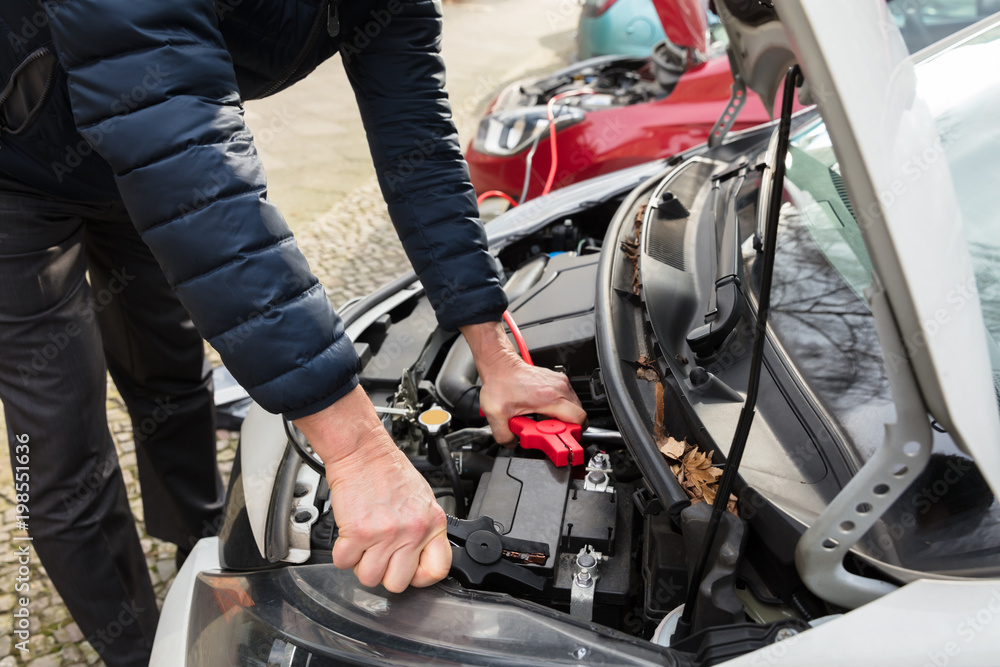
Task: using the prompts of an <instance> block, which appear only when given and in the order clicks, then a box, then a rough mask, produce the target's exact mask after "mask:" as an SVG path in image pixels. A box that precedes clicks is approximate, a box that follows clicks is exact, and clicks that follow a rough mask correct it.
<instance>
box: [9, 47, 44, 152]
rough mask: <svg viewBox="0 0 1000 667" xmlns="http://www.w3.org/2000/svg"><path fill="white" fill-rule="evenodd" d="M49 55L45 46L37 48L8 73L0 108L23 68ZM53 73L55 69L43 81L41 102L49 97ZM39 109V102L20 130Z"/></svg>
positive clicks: (12, 132)
mask: <svg viewBox="0 0 1000 667" xmlns="http://www.w3.org/2000/svg"><path fill="white" fill-rule="evenodd" d="M50 53H51V52H50V51H49V47H47V46H42V47H39V48H37V49H35V50H34V51H32V52H31V53H29V54H28V57H27V58H25V59H24V60H23V61H22V62H21V63H20V64H19V65H18V66H17V67H15V68H14V71H13V72H11V73H10V79H9V80H8V81H7V85H5V86H4V87H3V90H2V91H0V106H3V103H4V102H6V101H7V98H8V97H10V93H11V91H12V90H14V82H15V81H16V80H17V75H18V74H20V73H21V72H22V71H23V70H24V68H25V67H27V66H28V65H29V64H30V63H31V62H33V61H35V60H39V59H41V58H44V57H45V56H47V55H49V54H50ZM55 72H56V70H55V68H52V71H51V72H49V75H48V77H47V78H46V80H45V87H44V88H43V89H42V95H41V100H43V101H44V100H45V98H47V97H48V96H49V91H51V90H52V82H53V81H54V80H55V78H56V77H55ZM41 107H42V103H41V102H40V103H39V105H38V107H37V108H36V109H34V110H33V112H32V114H30V115H29V116H28V118H27V119H26V120H25V122H24V125H22V127H21V129H23V128H24V127H25V126H27V125H29V124H30V123H31V119H32V117H33V116H34V114H35V113H37V112H38V109H41ZM4 130H7V128H6V127H4V126H3V123H0V132H2V131H4ZM7 131H8V132H10V133H11V134H17V132H14V131H11V130H7Z"/></svg>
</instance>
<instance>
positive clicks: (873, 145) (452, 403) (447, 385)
mask: <svg viewBox="0 0 1000 667" xmlns="http://www.w3.org/2000/svg"><path fill="white" fill-rule="evenodd" d="M714 4H715V7H716V9H717V10H718V12H719V14H720V16H721V19H722V21H723V23H724V25H725V26H726V30H727V31H728V33H729V36H730V48H731V54H732V57H733V59H734V71H735V72H737V73H738V74H739V77H738V79H740V80H742V81H744V82H745V83H746V85H747V86H748V87H749V88H751V89H753V90H754V91H755V92H757V93H758V95H760V97H761V99H764V100H775V99H776V98H778V99H777V100H776V103H775V114H776V115H780V116H781V118H780V120H779V121H776V122H774V123H772V124H770V125H767V126H763V127H761V128H758V129H754V130H749V131H745V132H741V133H738V134H733V135H731V136H729V137H728V138H727V139H726V140H725V141H722V142H721V145H719V146H718V147H717V148H714V149H708V148H707V147H700V148H698V149H695V150H692V151H689V152H687V153H685V154H682V155H680V156H676V157H675V158H672V159H671V160H668V161H658V162H654V163H650V164H647V165H642V166H639V167H633V168H630V169H628V170H625V171H621V172H616V173H614V174H610V175H608V176H605V177H601V178H598V179H594V180H592V181H587V182H584V183H580V184H577V185H573V186H570V187H567V188H564V189H561V190H559V191H557V192H555V193H553V194H551V195H549V196H546V197H542V198H539V199H537V200H534V201H531V202H529V203H527V204H525V205H524V206H521V207H519V208H516V209H513V210H512V211H510V212H508V213H506V214H504V215H502V216H500V217H499V218H497V219H496V220H494V221H493V222H491V223H490V225H489V226H488V232H489V236H490V242H491V248H492V250H493V251H494V252H495V254H496V255H497V257H498V260H499V261H500V263H501V264H502V265H503V266H504V269H505V272H506V275H507V276H508V280H507V283H506V287H505V289H506V290H507V291H508V294H509V296H510V300H511V307H510V312H511V314H512V316H513V319H514V320H515V321H517V322H518V323H519V324H520V330H521V333H522V334H523V339H524V341H525V344H526V346H527V347H528V348H529V349H530V351H531V355H532V357H533V358H534V360H535V363H537V364H540V365H546V366H549V367H553V368H559V369H561V370H563V371H564V372H566V373H567V374H568V375H569V376H570V378H571V380H572V382H573V385H574V387H575V388H576V390H577V392H578V394H579V395H580V396H581V399H582V400H583V403H584V405H585V407H586V408H587V410H588V413H589V415H590V428H589V429H587V430H585V431H584V432H583V433H582V435H580V437H579V445H580V446H579V447H576V445H575V444H574V442H573V441H572V440H567V439H561V440H559V442H558V443H557V442H554V441H551V440H545V438H542V439H541V441H540V442H539V441H534V442H531V441H529V439H528V438H527V437H525V439H524V440H523V444H524V445H532V446H534V447H535V448H533V449H529V448H526V447H521V448H519V449H517V450H516V451H513V452H509V451H506V450H499V448H498V447H497V446H496V443H495V442H493V440H492V438H491V437H490V433H489V431H488V429H486V428H485V427H484V426H483V424H482V422H481V421H480V420H479V417H478V409H477V401H476V395H477V377H476V374H475V366H474V365H473V364H472V361H471V356H470V354H469V351H468V348H467V347H466V346H465V345H464V344H463V343H462V342H461V339H458V338H456V336H455V335H454V334H449V333H448V332H444V331H441V330H439V329H438V328H437V325H436V322H435V321H434V318H433V315H432V312H431V309H430V306H429V304H428V302H427V300H426V298H425V297H424V295H423V292H422V289H421V287H420V285H419V283H417V282H416V281H415V279H414V278H413V276H412V275H410V276H405V277H403V278H401V279H399V280H397V281H395V282H393V283H391V284H390V285H387V286H386V287H385V288H383V289H381V290H379V291H378V292H376V293H374V294H372V295H370V296H369V297H367V298H365V299H363V300H361V301H359V302H354V303H351V304H348V305H347V306H346V307H345V308H343V309H342V310H341V313H342V315H343V317H344V319H345V322H346V324H347V326H348V332H349V334H350V335H351V337H352V339H353V340H354V341H355V345H356V347H357V349H358V351H359V353H360V356H361V358H362V360H363V363H364V367H363V370H362V373H361V382H362V385H363V386H364V387H365V389H366V390H367V391H368V393H369V395H370V396H371V397H372V399H373V401H374V402H375V404H376V405H377V406H380V407H384V409H385V413H386V414H385V424H386V427H387V428H388V429H389V431H390V432H391V434H392V436H393V437H394V438H395V439H396V441H397V442H398V443H399V445H400V447H401V448H402V449H403V450H404V451H405V452H406V453H407V455H408V456H409V457H410V459H411V461H412V462H413V463H414V465H415V466H417V467H418V469H419V470H421V471H422V472H423V473H424V474H425V476H426V477H427V479H428V482H429V483H430V485H431V486H432V487H433V488H434V489H435V492H436V494H437V495H438V496H439V498H440V500H441V502H442V504H443V505H445V506H446V508H447V509H448V511H449V512H450V513H451V514H453V515H455V516H456V517H460V518H455V519H452V520H450V521H449V535H450V537H451V539H452V541H453V545H454V546H453V550H454V551H453V553H454V556H455V558H454V563H455V564H454V568H453V570H452V575H453V577H452V578H450V579H448V580H446V581H445V582H442V583H441V584H438V585H436V586H434V587H431V588H428V589H422V590H409V591H406V592H404V593H402V594H391V593H388V592H387V591H385V590H383V589H381V588H373V589H369V588H365V587H363V586H361V585H360V584H359V583H358V582H357V580H356V578H355V577H354V575H353V574H352V573H351V572H350V571H346V572H345V571H340V570H337V569H336V568H334V567H333V566H332V564H330V548H331V545H332V543H333V541H334V540H335V539H336V524H335V520H334V517H333V516H332V513H331V512H330V509H329V508H330V505H329V500H328V496H329V489H328V488H327V487H326V485H325V482H324V481H323V480H322V477H321V475H320V473H319V472H318V469H319V467H320V466H319V464H318V463H317V461H316V460H315V459H314V458H313V457H312V456H311V454H310V452H309V450H308V445H307V443H304V442H301V438H300V436H299V435H298V434H296V433H295V432H293V431H292V430H290V429H287V428H286V425H285V424H284V422H283V421H282V419H281V418H280V417H276V416H273V415H269V414H266V413H264V412H263V411H261V410H260V409H259V408H257V407H254V408H252V409H251V411H250V413H249V415H248V417H247V419H246V421H245V422H244V425H243V431H242V441H241V447H240V454H239V457H238V460H237V464H236V465H235V466H234V470H233V477H232V481H231V483H230V487H229V500H228V506H227V512H226V521H225V525H224V526H223V529H222V531H221V533H220V535H219V537H218V538H212V539H207V540H203V541H202V542H200V543H199V544H198V545H197V546H196V548H195V550H194V551H193V553H192V555H191V556H190V557H189V558H188V560H187V562H186V563H185V565H184V567H183V568H182V569H181V571H180V573H179V574H178V576H177V579H176V580H175V582H174V585H173V588H172V589H171V590H170V593H169V595H168V597H167V600H166V604H165V607H164V609H163V614H162V621H161V625H160V628H159V630H158V633H157V636H156V643H155V645H154V650H153V664H154V665H164V666H166V665H170V666H174V665H191V666H194V665H198V666H201V665H206V666H207V665H211V666H213V667H214V666H216V665H223V664H239V665H258V666H265V665H266V666H268V667H271V666H274V667H277V666H278V665H281V666H298V665H310V666H316V665H341V664H365V665H368V664H371V665H404V664H406V665H412V664H431V663H434V664H474V665H526V664H531V665H570V664H573V665H576V664H586V665H716V664H725V665H778V664H784V665H899V666H904V665H905V666H907V667H912V666H914V665H938V666H943V665H996V664H1000V505H998V502H997V495H998V492H1000V410H998V392H1000V348H998V347H997V339H998V337H1000V187H998V186H997V183H998V181H1000V122H997V117H998V116H997V110H998V109H1000V16H993V17H990V18H986V19H984V20H982V21H979V22H977V23H975V24H974V25H972V26H971V27H969V28H966V29H964V30H962V31H961V32H959V33H957V34H955V35H952V36H950V37H946V38H945V39H944V40H943V41H939V42H937V43H935V44H934V45H932V46H930V47H928V48H927V49H925V50H923V51H921V52H920V53H918V54H916V55H915V56H913V57H910V56H909V55H908V53H907V50H906V47H905V45H904V43H903V40H902V38H901V36H900V32H899V27H898V25H897V22H896V21H894V20H893V15H892V14H890V13H889V11H888V10H887V8H886V5H885V2H884V1H883V0H850V1H849V2H831V1H830V0H774V2H773V6H772V3H771V2H756V1H750V0H715V3H714ZM922 4H924V5H926V4H928V3H922ZM796 65H797V66H798V68H800V70H791V71H790V70H789V68H791V67H792V66H796ZM799 71H801V75H802V83H803V85H802V86H801V87H799V88H798V89H797V90H796V88H795V84H796V83H797V82H798V73H799ZM786 75H788V80H786V82H785V83H784V84H783V83H782V81H783V79H785V77H786ZM737 92H738V91H737ZM793 94H799V95H800V96H801V98H802V100H803V102H804V103H806V104H813V103H814V104H815V105H816V106H815V107H810V108H807V109H805V110H803V111H801V112H799V113H797V114H795V115H794V116H792V114H791V111H790V110H791V104H790V100H791V96H792V95H793ZM779 112H780V113H779ZM765 324H766V334H764V335H763V336H762V332H763V331H764V330H765V326H764V325H765ZM442 424H444V426H442ZM537 428H539V429H541V430H544V428H543V427H537ZM545 428H548V427H545ZM560 437H562V436H560ZM539 448H541V449H539ZM566 459H568V465H567V461H566ZM560 463H561V464H562V465H560ZM730 485H731V488H732V492H733V494H734V496H735V498H736V500H735V502H732V503H730V502H729V501H730V496H729V495H728V494H727V493H726V491H727V489H728V488H730ZM713 499H717V500H716V502H715V504H714V505H710V504H709V503H710V502H711V501H713ZM703 501H707V502H703ZM716 529H717V535H718V537H717V539H716V541H714V542H713V543H712V548H706V547H705V546H704V545H705V543H706V542H707V540H706V537H705V536H706V533H710V532H711V531H712V530H716ZM692 581H696V582H697V585H689V582H692Z"/></svg>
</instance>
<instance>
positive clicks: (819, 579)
mask: <svg viewBox="0 0 1000 667" xmlns="http://www.w3.org/2000/svg"><path fill="white" fill-rule="evenodd" d="M865 296H867V297H868V301H869V303H870V304H871V309H872V314H873V315H874V316H875V327H876V329H877V330H878V338H879V341H880V342H881V343H882V349H883V351H884V357H885V361H886V363H885V372H886V375H887V376H888V379H889V386H890V388H891V390H892V396H893V399H894V402H895V404H896V414H897V417H896V423H895V424H886V427H885V441H884V442H883V444H882V447H881V448H879V450H878V451H876V452H875V454H874V455H873V456H872V457H871V458H870V459H869V460H868V462H867V463H865V465H864V466H862V468H861V470H859V471H858V473H857V474H856V475H855V476H854V477H853V478H852V479H851V481H850V482H848V483H847V485H846V486H845V487H844V488H843V489H841V491H840V493H838V494H837V497H836V498H834V499H833V501H832V502H831V503H830V504H829V505H827V507H826V509H825V510H823V513H822V514H820V515H819V517H818V518H817V519H816V520H815V521H814V522H813V523H812V525H811V526H810V527H809V529H808V530H807V531H806V532H805V534H803V535H802V537H801V538H800V539H799V543H798V546H797V547H796V549H795V566H796V569H797V570H798V571H799V576H801V577H802V581H803V582H804V583H805V585H806V586H807V587H808V588H809V590H811V591H812V592H813V593H815V594H816V595H818V596H819V597H821V598H823V599H824V600H827V601H828V602H832V603H834V604H836V605H840V606H841V607H846V608H848V609H854V608H856V607H860V606H861V605H864V604H868V603H869V602H871V601H872V600H875V599H877V598H880V597H882V596H883V595H885V594H887V593H891V592H892V591H894V590H896V588H898V587H897V586H896V585H895V584H890V583H888V582H885V581H879V580H877V579H870V578H868V577H862V576H859V575H856V574H852V573H850V572H848V571H847V570H846V569H844V557H845V556H846V555H847V552H848V550H850V548H851V547H852V546H854V545H855V544H856V543H857V541H858V540H859V539H860V538H861V536H862V535H864V534H865V533H866V532H867V531H868V530H869V529H870V528H871V527H872V526H874V525H875V523H876V522H877V521H878V520H879V518H881V516H882V515H883V514H884V513H885V511H886V510H887V509H889V507H891V506H892V504H893V503H894V502H896V500H897V499H898V498H899V496H900V495H902V493H903V492H904V491H905V490H906V488H907V487H908V486H909V485H910V484H911V483H912V482H913V480H914V479H916V477H917V475H919V474H920V473H921V472H923V470H924V468H926V467H927V463H928V461H930V457H931V449H932V444H933V443H932V440H933V434H932V433H931V425H930V420H929V419H928V417H927V407H926V406H925V405H924V402H923V399H922V398H921V396H920V390H919V389H918V388H917V381H916V377H915V376H914V374H913V368H912V367H911V366H910V361H909V359H908V357H907V356H906V350H905V349H904V348H903V344H902V342H901V339H900V335H899V329H898V328H897V326H896V320H895V318H894V317H893V315H892V308H891V307H890V305H889V300H888V298H887V296H886V293H885V291H884V290H883V288H882V285H881V282H880V281H879V279H878V276H877V275H873V276H872V284H871V286H870V287H869V288H868V290H867V291H866V294H865Z"/></svg>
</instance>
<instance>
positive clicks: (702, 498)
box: [656, 438, 739, 516]
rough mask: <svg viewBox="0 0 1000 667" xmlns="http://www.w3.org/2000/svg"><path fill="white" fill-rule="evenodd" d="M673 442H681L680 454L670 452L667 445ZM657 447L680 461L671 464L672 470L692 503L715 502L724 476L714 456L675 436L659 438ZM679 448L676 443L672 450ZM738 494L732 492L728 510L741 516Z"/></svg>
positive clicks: (727, 506)
mask: <svg viewBox="0 0 1000 667" xmlns="http://www.w3.org/2000/svg"><path fill="white" fill-rule="evenodd" d="M668 440H669V441H672V442H673V443H677V444H681V445H683V446H684V450H683V452H682V453H681V455H680V458H678V457H677V456H672V455H671V454H668V453H667V451H665V450H666V449H667V445H668V444H670V443H669V442H668ZM656 444H657V447H659V448H660V451H661V452H663V453H664V455H666V456H668V457H670V458H673V459H675V460H677V461H678V463H676V464H674V463H671V464H670V471H671V472H672V473H673V474H674V476H675V477H676V478H677V481H678V482H679V483H680V485H681V488H682V489H684V492H685V493H686V494H687V495H688V498H690V499H691V503H692V504H698V503H700V502H706V503H709V504H711V503H713V502H715V496H716V494H717V493H718V489H719V478H720V477H722V468H718V467H716V466H714V465H712V457H711V455H709V454H706V453H705V452H702V451H700V450H699V449H698V448H697V447H695V446H694V445H692V444H691V443H688V442H678V441H677V440H675V439H674V438H662V439H658V440H657V443H656ZM677 450H678V448H677V446H676V445H671V451H672V452H676V451H677ZM736 500H737V499H736V496H735V495H732V494H730V496H729V502H728V503H727V505H726V510H727V511H728V512H730V513H731V514H733V515H735V516H739V514H737V510H736Z"/></svg>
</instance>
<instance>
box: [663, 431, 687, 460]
mask: <svg viewBox="0 0 1000 667" xmlns="http://www.w3.org/2000/svg"><path fill="white" fill-rule="evenodd" d="M686 446H687V443H686V442H684V441H683V440H677V439H676V438H671V437H670V436H665V437H662V438H657V439H656V447H657V448H658V449H659V450H660V451H661V452H663V454H664V455H665V456H666V457H667V458H670V459H674V460H676V461H679V460H680V459H681V457H682V456H684V450H685V449H686ZM671 467H672V466H671Z"/></svg>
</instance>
